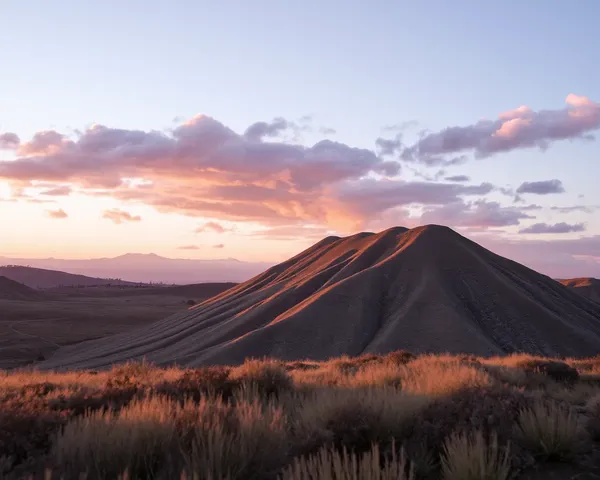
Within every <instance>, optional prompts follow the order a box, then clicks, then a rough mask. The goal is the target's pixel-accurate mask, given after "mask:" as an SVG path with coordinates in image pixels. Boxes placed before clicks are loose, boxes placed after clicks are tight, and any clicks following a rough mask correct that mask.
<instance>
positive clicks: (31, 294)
mask: <svg viewBox="0 0 600 480" xmlns="http://www.w3.org/2000/svg"><path fill="white" fill-rule="evenodd" d="M42 298H44V295H43V294H42V293H41V292H38V291H36V290H34V289H33V288H29V287H28V286H27V285H23V284H22V283H19V282H15V281H14V280H11V279H10V278H6V277H4V276H1V275H0V299H2V300H40V299H42Z"/></svg>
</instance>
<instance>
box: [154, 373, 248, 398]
mask: <svg viewBox="0 0 600 480" xmlns="http://www.w3.org/2000/svg"><path fill="white" fill-rule="evenodd" d="M230 374H231V368H228V367H204V368H198V369H190V370H185V371H184V372H183V374H182V375H181V376H179V377H178V378H175V379H173V380H169V381H165V382H162V383H160V384H158V385H156V387H155V388H154V390H155V391H156V393H159V394H161V395H166V396H169V397H171V398H173V399H179V400H184V399H186V398H188V399H190V398H191V399H193V400H195V401H199V400H200V398H201V397H202V396H205V395H212V396H218V397H222V398H224V399H229V398H231V397H232V396H233V394H234V393H235V391H236V390H237V389H238V388H239V387H240V385H241V382H240V381H239V380H234V379H232V378H230Z"/></svg>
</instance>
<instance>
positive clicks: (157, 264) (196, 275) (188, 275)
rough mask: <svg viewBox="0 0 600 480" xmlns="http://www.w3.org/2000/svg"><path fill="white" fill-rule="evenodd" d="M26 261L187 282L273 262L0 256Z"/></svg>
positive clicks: (238, 276) (234, 278)
mask: <svg viewBox="0 0 600 480" xmlns="http://www.w3.org/2000/svg"><path fill="white" fill-rule="evenodd" d="M6 264H11V265H28V266H30V267H35V268H40V269H48V270H58V271H60V272H67V273H71V274H74V275H85V276H88V277H95V278H123V279H125V280H128V281H130V282H136V283H158V282H161V283H169V284H177V285H189V284H193V283H207V282H236V283H237V282H242V281H246V280H248V279H249V278H252V277H253V276H255V275H256V274H258V273H260V272H262V271H264V270H265V269H267V268H268V267H271V266H272V265H273V264H272V263H264V262H242V261H239V260H236V259H235V258H222V259H211V260H206V259H204V260H199V259H189V258H166V257H161V256H159V255H155V254H152V253H149V254H140V253H128V254H125V255H120V256H118V257H114V258H92V259H83V260H73V259H59V258H43V259H27V258H6V257H0V265H6Z"/></svg>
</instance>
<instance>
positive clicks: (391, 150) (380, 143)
mask: <svg viewBox="0 0 600 480" xmlns="http://www.w3.org/2000/svg"><path fill="white" fill-rule="evenodd" d="M375 146H376V147H377V148H378V149H379V155H383V156H386V155H389V156H391V155H394V154H396V152H399V151H400V149H401V147H402V135H397V136H396V138H392V139H389V138H381V137H379V138H378V139H377V140H375Z"/></svg>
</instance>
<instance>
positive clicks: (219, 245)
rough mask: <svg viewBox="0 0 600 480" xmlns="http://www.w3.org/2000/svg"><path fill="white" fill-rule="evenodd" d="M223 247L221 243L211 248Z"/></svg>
mask: <svg viewBox="0 0 600 480" xmlns="http://www.w3.org/2000/svg"><path fill="white" fill-rule="evenodd" d="M224 247H225V245H223V244H222V243H218V244H216V245H213V248H224Z"/></svg>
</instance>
